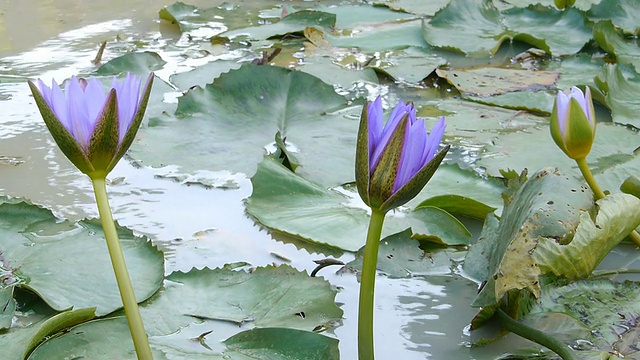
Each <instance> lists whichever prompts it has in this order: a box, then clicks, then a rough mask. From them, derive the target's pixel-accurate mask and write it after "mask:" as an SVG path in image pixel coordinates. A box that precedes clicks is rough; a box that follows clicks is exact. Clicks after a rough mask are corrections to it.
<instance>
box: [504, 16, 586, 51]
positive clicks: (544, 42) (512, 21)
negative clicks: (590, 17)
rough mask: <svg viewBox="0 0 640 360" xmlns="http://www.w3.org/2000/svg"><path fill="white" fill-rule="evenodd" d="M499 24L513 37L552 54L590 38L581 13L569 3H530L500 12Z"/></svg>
mask: <svg viewBox="0 0 640 360" xmlns="http://www.w3.org/2000/svg"><path fill="white" fill-rule="evenodd" d="M502 15H503V17H504V19H503V24H504V25H505V26H506V27H507V28H508V29H509V31H510V33H511V34H513V35H512V36H513V38H514V39H515V40H519V41H523V42H526V43H527V44H531V45H533V46H535V47H537V48H539V49H542V50H545V51H546V52H547V53H549V54H552V55H554V56H562V55H571V54H575V53H577V52H578V51H580V49H582V48H583V47H584V46H585V45H586V44H587V43H588V42H589V40H591V36H592V32H591V28H590V27H589V26H587V19H586V18H585V16H584V13H583V12H582V11H580V10H577V9H575V8H573V7H571V8H568V9H565V10H564V11H559V10H558V9H557V8H555V6H552V7H545V6H541V5H531V6H529V7H527V8H513V9H509V10H506V11H504V12H503V13H502Z"/></svg>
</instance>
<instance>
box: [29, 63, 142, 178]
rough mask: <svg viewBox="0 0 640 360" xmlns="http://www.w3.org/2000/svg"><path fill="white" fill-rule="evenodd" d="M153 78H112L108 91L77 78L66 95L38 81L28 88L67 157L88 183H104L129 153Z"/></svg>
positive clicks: (94, 82)
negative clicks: (120, 79)
mask: <svg viewBox="0 0 640 360" xmlns="http://www.w3.org/2000/svg"><path fill="white" fill-rule="evenodd" d="M152 82H153V74H150V75H149V77H148V79H147V82H146V84H145V87H144V89H143V91H142V94H141V93H140V88H141V84H142V82H141V79H140V78H138V77H137V76H135V75H132V74H127V77H126V78H125V79H123V80H122V81H119V80H118V79H117V78H115V77H114V78H113V82H112V85H111V89H110V90H108V91H106V92H105V89H104V87H103V86H102V83H101V82H100V81H98V80H97V79H95V78H91V79H89V80H85V79H82V78H77V77H75V76H73V77H72V78H71V80H70V81H69V82H68V84H67V86H66V88H65V91H64V92H63V91H62V90H61V89H60V86H59V85H58V84H57V83H56V82H55V81H53V82H52V84H51V87H48V86H47V85H45V84H44V82H43V81H42V80H40V79H38V80H37V81H36V83H33V82H31V81H29V87H30V88H31V92H32V93H33V97H34V99H35V101H36V104H37V105H38V109H39V110H40V114H41V115H42V118H43V119H44V122H45V124H46V125H47V128H48V129H49V132H51V136H52V137H53V139H54V140H55V142H56V143H57V144H58V147H60V150H62V152H63V153H64V154H65V156H66V157H67V158H68V159H69V160H70V161H71V162H72V163H73V164H74V165H75V166H76V167H77V168H78V169H79V170H80V171H82V172H83V173H85V174H87V175H88V176H89V177H90V178H92V179H94V178H105V177H106V176H107V174H108V173H109V172H110V171H111V170H112V169H113V168H114V166H115V165H116V163H117V162H118V160H120V158H121V157H122V156H123V155H124V153H125V152H126V151H127V150H128V149H129V146H131V143H132V142H133V138H134V137H135V135H136V133H137V131H138V128H139V127H140V124H141V123H142V118H143V116H144V111H145V109H146V107H147V103H148V101H149V94H150V93H151V84H152Z"/></svg>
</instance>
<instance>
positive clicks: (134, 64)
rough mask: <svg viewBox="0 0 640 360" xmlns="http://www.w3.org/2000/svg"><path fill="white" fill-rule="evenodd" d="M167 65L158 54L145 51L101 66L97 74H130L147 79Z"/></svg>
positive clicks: (124, 56)
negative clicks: (150, 74) (153, 72)
mask: <svg viewBox="0 0 640 360" xmlns="http://www.w3.org/2000/svg"><path fill="white" fill-rule="evenodd" d="M166 63H167V62H166V61H164V60H162V58H161V57H160V55H158V54H157V53H155V52H151V51H144V52H139V53H130V54H125V55H122V56H120V57H117V58H115V59H112V60H109V62H107V63H106V64H104V65H102V66H100V67H99V68H98V70H96V73H97V74H99V75H118V74H123V73H125V72H130V73H133V74H136V75H140V76H145V77H146V76H148V75H149V73H150V72H152V71H156V70H159V69H162V67H163V66H164V64H166Z"/></svg>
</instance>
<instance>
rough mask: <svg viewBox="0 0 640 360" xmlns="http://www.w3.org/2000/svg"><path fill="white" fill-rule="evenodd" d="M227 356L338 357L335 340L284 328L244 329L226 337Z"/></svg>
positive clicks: (333, 359)
mask: <svg viewBox="0 0 640 360" xmlns="http://www.w3.org/2000/svg"><path fill="white" fill-rule="evenodd" d="M224 343H225V345H227V347H228V348H229V351H226V352H225V355H227V356H230V359H236V358H239V357H237V356H236V355H235V354H241V355H243V356H242V357H241V358H242V359H278V358H279V359H291V360H294V359H299V360H307V359H309V360H325V359H326V360H338V359H340V354H339V352H338V340H337V339H332V338H329V337H327V336H322V335H318V334H314V333H311V332H305V331H300V330H294V329H286V328H266V329H253V330H249V331H244V332H241V333H239V334H238V335H234V336H233V337H231V338H229V339H227V340H225V342H224Z"/></svg>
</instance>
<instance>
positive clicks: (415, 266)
mask: <svg viewBox="0 0 640 360" xmlns="http://www.w3.org/2000/svg"><path fill="white" fill-rule="evenodd" d="M453 251H455V250H453ZM363 258H364V246H363V247H362V248H361V249H360V250H358V252H357V253H356V258H355V259H354V260H353V261H350V262H349V263H348V264H346V267H347V268H352V269H356V270H357V271H362V260H363ZM451 266H452V260H451V257H450V256H449V254H448V253H447V252H446V251H444V250H442V249H438V250H435V251H432V252H426V251H424V250H422V249H421V248H420V243H419V242H418V241H417V240H414V239H412V238H411V230H410V229H407V230H405V231H403V232H399V233H397V234H393V235H390V236H387V237H385V238H384V239H382V240H381V241H380V248H379V249H378V262H377V265H376V268H377V269H378V270H379V271H380V272H382V273H384V274H386V275H388V276H389V277H391V278H403V277H411V276H428V275H446V274H449V273H451Z"/></svg>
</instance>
